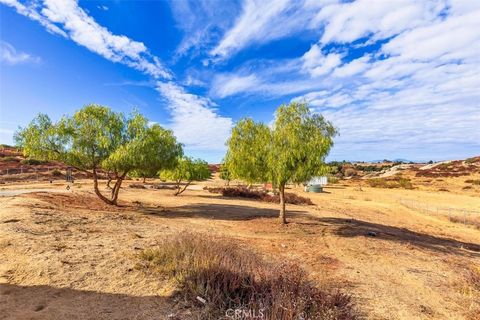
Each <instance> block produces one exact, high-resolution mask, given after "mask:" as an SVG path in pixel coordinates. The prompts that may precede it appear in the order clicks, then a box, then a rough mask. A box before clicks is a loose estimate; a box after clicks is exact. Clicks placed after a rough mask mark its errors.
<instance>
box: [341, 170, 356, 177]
mask: <svg viewBox="0 0 480 320" xmlns="http://www.w3.org/2000/svg"><path fill="white" fill-rule="evenodd" d="M343 174H344V176H345V177H353V176H356V175H357V172H356V171H355V169H353V168H347V169H345V171H344V173H343Z"/></svg>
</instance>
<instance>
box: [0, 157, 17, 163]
mask: <svg viewBox="0 0 480 320" xmlns="http://www.w3.org/2000/svg"><path fill="white" fill-rule="evenodd" d="M0 161H1V162H19V161H20V159H18V158H16V157H11V156H7V157H1V158H0Z"/></svg>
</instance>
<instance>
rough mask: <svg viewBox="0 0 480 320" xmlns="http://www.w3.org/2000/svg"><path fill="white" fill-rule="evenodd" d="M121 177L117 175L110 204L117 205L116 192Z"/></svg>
mask: <svg viewBox="0 0 480 320" xmlns="http://www.w3.org/2000/svg"><path fill="white" fill-rule="evenodd" d="M122 182H123V177H119V178H118V180H117V182H115V186H114V187H113V192H112V204H114V205H117V200H118V193H119V192H120V186H121V185H122Z"/></svg>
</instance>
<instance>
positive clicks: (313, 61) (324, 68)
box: [302, 44, 342, 77]
mask: <svg viewBox="0 0 480 320" xmlns="http://www.w3.org/2000/svg"><path fill="white" fill-rule="evenodd" d="M341 58H342V56H341V55H340V54H338V53H330V54H327V55H324V54H323V53H322V50H321V48H320V47H319V46H318V45H316V44H315V45H313V46H312V47H311V48H310V50H308V51H307V52H305V54H304V55H303V57H302V60H303V69H304V70H305V71H307V72H308V73H309V74H310V75H311V76H312V77H318V76H323V75H326V74H328V73H330V72H331V71H332V70H333V69H334V68H336V67H337V66H339V65H340V64H341Z"/></svg>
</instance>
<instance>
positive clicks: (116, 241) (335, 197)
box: [0, 180, 480, 319]
mask: <svg viewBox="0 0 480 320" xmlns="http://www.w3.org/2000/svg"><path fill="white" fill-rule="evenodd" d="M136 183H138V182H136ZM220 183H221V182H219V181H217V180H213V181H208V182H206V183H204V184H197V185H194V186H192V188H191V189H187V191H186V192H185V193H184V194H182V195H180V196H177V197H175V196H173V195H172V191H171V190H165V189H135V188H128V186H127V185H128V182H127V183H126V185H125V187H124V188H123V189H122V190H121V193H120V205H121V206H120V207H112V206H108V205H106V204H103V203H102V202H101V201H100V200H98V199H97V198H96V197H95V196H94V194H93V192H92V191H91V183H90V182H89V181H81V182H79V183H76V184H75V185H74V187H73V188H71V189H70V190H69V191H66V190H65V184H64V183H55V184H49V183H47V184H41V183H39V184H28V185H22V184H14V185H5V186H4V187H2V188H1V189H3V190H15V189H24V188H41V189H43V188H51V189H55V190H58V191H65V192H57V193H50V192H40V193H35V192H34V193H28V194H22V195H15V196H4V197H0V318H1V319H166V318H171V319H175V318H177V319H195V314H194V313H192V311H191V310H186V309H183V308H180V307H179V304H178V303H176V301H175V300H174V299H172V298H171V295H172V292H173V290H174V288H173V287H172V286H171V284H170V283H169V282H168V281H166V280H165V279H159V278H158V277H156V276H154V275H150V274H145V273H144V272H143V271H141V270H138V269H137V268H135V266H136V264H137V263H138V253H139V252H140V251H141V250H143V249H146V248H149V247H153V246H156V245H157V244H158V240H159V239H160V238H162V237H164V236H168V235H169V234H172V233H175V232H179V231H182V230H190V231H198V232H205V233H209V234H218V235H222V236H227V237H230V238H233V239H235V240H236V241H239V242H242V243H244V244H245V245H248V246H250V247H251V248H253V249H254V250H256V251H258V252H260V253H262V254H264V255H265V256H267V257H269V256H270V257H276V258H281V259H285V260H292V261H295V262H297V263H299V264H301V265H302V266H303V267H304V268H305V269H306V270H307V271H308V272H309V274H310V276H311V278H312V280H314V281H315V282H316V283H317V284H318V286H329V287H332V286H333V287H336V288H338V289H339V290H343V291H346V292H349V293H351V294H352V295H353V297H354V299H355V302H356V303H357V305H358V306H359V308H360V309H361V310H362V311H363V313H364V314H365V317H366V318H368V319H479V318H478V314H480V292H479V291H478V288H475V287H473V286H472V285H471V284H470V283H469V282H468V281H467V277H466V273H465V272H466V270H467V268H468V266H471V265H477V266H478V265H480V231H479V230H478V229H476V228H473V227H471V226H468V225H464V224H461V223H454V222H452V221H450V220H448V219H447V218H446V217H444V216H441V215H432V214H425V213H422V212H420V211H416V210H412V209H410V208H408V207H405V206H403V205H401V204H400V203H399V202H398V199H399V198H404V199H417V200H422V201H426V202H429V203H432V204H436V205H449V206H457V207H459V208H470V209H472V210H474V209H477V210H478V208H480V197H478V196H476V194H461V193H457V192H440V191H435V190H421V189H415V190H397V189H395V190H390V189H374V188H368V187H365V186H363V187H362V188H361V190H360V189H359V188H358V187H357V186H355V185H350V186H341V185H338V186H330V187H327V188H326V189H325V192H324V193H321V194H310V193H304V192H303V191H302V190H301V188H294V187H292V188H291V189H290V190H288V191H289V192H295V193H298V194H299V195H302V196H307V197H309V198H310V199H311V200H312V201H313V203H314V204H315V205H314V206H297V205H288V206H287V210H288V219H289V221H290V223H289V224H288V225H287V226H281V225H279V224H278V220H277V215H278V206H277V205H276V204H272V203H265V202H259V201H256V200H247V199H245V200H243V199H233V198H224V197H222V196H221V195H217V194H211V193H208V192H207V191H204V190H202V188H203V186H204V185H208V186H215V185H219V184H220ZM1 192H2V190H0V195H1ZM479 219H480V217H479Z"/></svg>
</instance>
